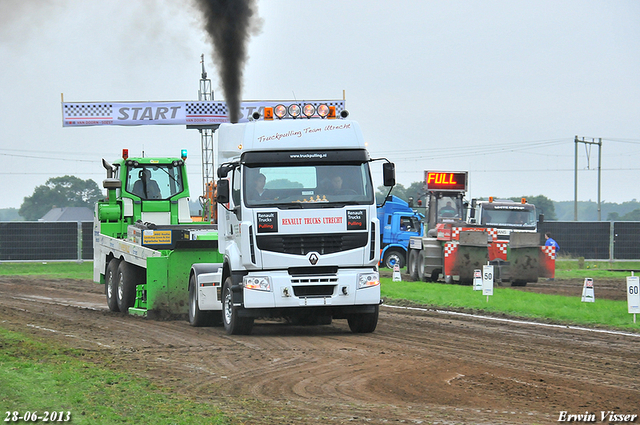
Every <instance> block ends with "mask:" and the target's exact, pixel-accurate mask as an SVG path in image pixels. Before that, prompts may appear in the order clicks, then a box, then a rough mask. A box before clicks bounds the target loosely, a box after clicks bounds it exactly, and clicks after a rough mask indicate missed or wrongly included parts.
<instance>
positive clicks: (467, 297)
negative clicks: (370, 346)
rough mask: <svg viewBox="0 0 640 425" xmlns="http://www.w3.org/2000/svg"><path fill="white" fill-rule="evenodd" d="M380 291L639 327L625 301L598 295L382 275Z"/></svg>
mask: <svg viewBox="0 0 640 425" xmlns="http://www.w3.org/2000/svg"><path fill="white" fill-rule="evenodd" d="M381 281H382V286H381V292H382V296H383V297H384V298H385V302H386V303H388V304H404V303H406V302H409V303H413V304H417V305H426V306H430V307H434V308H455V309H465V310H470V311H474V312H480V311H484V312H489V313H501V314H502V313H503V314H507V315H509V316H515V317H523V318H533V319H540V320H544V321H551V322H556V323H565V324H574V325H583V326H598V327H610V328H616V329H625V330H632V331H640V323H635V324H634V323H633V315H631V314H629V313H628V312H627V302H626V301H611V300H605V299H599V300H597V301H596V302H593V303H583V302H581V297H567V296H561V295H547V294H536V293H533V292H522V291H515V290H513V289H511V288H502V287H494V289H493V295H492V296H489V297H488V300H487V296H484V295H482V291H474V290H473V287H471V286H462V285H443V284H439V283H427V282H393V280H392V279H390V278H382V279H381Z"/></svg>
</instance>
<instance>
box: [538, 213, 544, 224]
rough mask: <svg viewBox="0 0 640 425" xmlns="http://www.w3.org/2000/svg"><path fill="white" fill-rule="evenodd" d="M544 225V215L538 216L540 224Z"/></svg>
mask: <svg viewBox="0 0 640 425" xmlns="http://www.w3.org/2000/svg"><path fill="white" fill-rule="evenodd" d="M542 223H544V214H540V215H539V216H538V224H542Z"/></svg>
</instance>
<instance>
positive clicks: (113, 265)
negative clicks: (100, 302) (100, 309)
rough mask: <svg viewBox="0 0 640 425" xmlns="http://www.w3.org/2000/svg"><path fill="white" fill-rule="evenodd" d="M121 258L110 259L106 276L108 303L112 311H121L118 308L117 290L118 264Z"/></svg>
mask: <svg viewBox="0 0 640 425" xmlns="http://www.w3.org/2000/svg"><path fill="white" fill-rule="evenodd" d="M119 265H120V260H118V259H117V258H114V259H112V260H111V261H109V264H108V265H107V272H106V274H105V276H104V280H105V282H104V292H105V294H106V295H107V305H108V306H109V310H111V311H120V308H118V299H117V296H116V292H117V291H118V266H119Z"/></svg>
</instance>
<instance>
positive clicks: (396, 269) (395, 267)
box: [393, 264, 402, 282]
mask: <svg viewBox="0 0 640 425" xmlns="http://www.w3.org/2000/svg"><path fill="white" fill-rule="evenodd" d="M401 281H402V277H401V276H400V266H399V265H398V264H394V265H393V282H401Z"/></svg>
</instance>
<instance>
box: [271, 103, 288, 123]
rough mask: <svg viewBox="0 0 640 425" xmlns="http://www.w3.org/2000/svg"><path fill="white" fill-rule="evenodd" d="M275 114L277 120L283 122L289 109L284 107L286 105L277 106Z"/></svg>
mask: <svg viewBox="0 0 640 425" xmlns="http://www.w3.org/2000/svg"><path fill="white" fill-rule="evenodd" d="M273 112H274V113H275V115H276V118H278V119H279V120H281V119H282V118H284V117H285V116H286V115H287V107H286V106H284V105H276V107H275V109H274V110H273Z"/></svg>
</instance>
